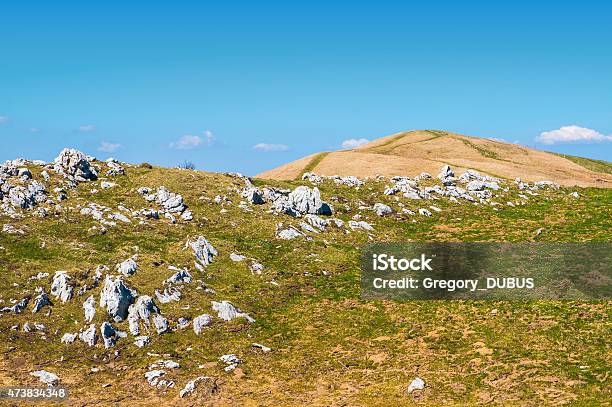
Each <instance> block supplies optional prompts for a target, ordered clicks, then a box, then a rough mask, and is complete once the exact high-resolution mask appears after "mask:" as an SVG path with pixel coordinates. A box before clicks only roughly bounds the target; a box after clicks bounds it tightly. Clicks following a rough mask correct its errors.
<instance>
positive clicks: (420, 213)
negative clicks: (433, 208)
mask: <svg viewBox="0 0 612 407" xmlns="http://www.w3.org/2000/svg"><path fill="white" fill-rule="evenodd" d="M419 215H422V216H427V217H429V216H431V212H430V211H428V210H427V209H425V208H420V209H419Z"/></svg>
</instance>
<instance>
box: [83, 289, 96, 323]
mask: <svg viewBox="0 0 612 407" xmlns="http://www.w3.org/2000/svg"><path fill="white" fill-rule="evenodd" d="M83 310H84V312H85V322H91V321H92V320H93V318H94V316H95V315H96V299H95V298H94V296H93V295H90V296H89V297H88V298H87V299H86V300H85V302H84V303H83Z"/></svg>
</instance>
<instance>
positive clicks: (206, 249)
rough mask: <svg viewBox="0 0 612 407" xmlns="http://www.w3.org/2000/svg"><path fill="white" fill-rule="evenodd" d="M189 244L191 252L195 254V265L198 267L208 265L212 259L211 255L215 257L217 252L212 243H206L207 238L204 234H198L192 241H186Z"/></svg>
mask: <svg viewBox="0 0 612 407" xmlns="http://www.w3.org/2000/svg"><path fill="white" fill-rule="evenodd" d="M188 244H189V246H191V249H192V250H193V254H195V257H196V259H197V260H198V262H196V266H199V268H203V267H206V266H208V265H209V264H210V263H212V261H213V257H215V256H216V255H217V254H218V253H217V250H216V249H215V248H214V247H213V245H212V244H210V243H208V240H206V238H205V237H204V236H198V238H197V239H196V240H195V241H194V242H188Z"/></svg>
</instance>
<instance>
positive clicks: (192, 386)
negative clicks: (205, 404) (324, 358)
mask: <svg viewBox="0 0 612 407" xmlns="http://www.w3.org/2000/svg"><path fill="white" fill-rule="evenodd" d="M209 380H212V378H211V377H208V376H199V377H196V378H195V379H193V380H190V381H188V382H187V384H186V385H185V387H183V389H182V390H181V391H180V393H179V396H180V397H181V398H183V397H187V396H190V395H191V394H192V393H193V392H194V391H195V390H196V388H197V386H198V384H199V383H200V382H204V381H209Z"/></svg>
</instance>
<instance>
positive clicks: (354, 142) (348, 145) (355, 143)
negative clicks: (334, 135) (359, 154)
mask: <svg viewBox="0 0 612 407" xmlns="http://www.w3.org/2000/svg"><path fill="white" fill-rule="evenodd" d="M369 142H370V140H368V139H367V138H359V139H357V138H350V139H348V140H344V141H343V142H342V148H345V149H353V148H357V147H361V146H362V145H364V144H368V143H369Z"/></svg>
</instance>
